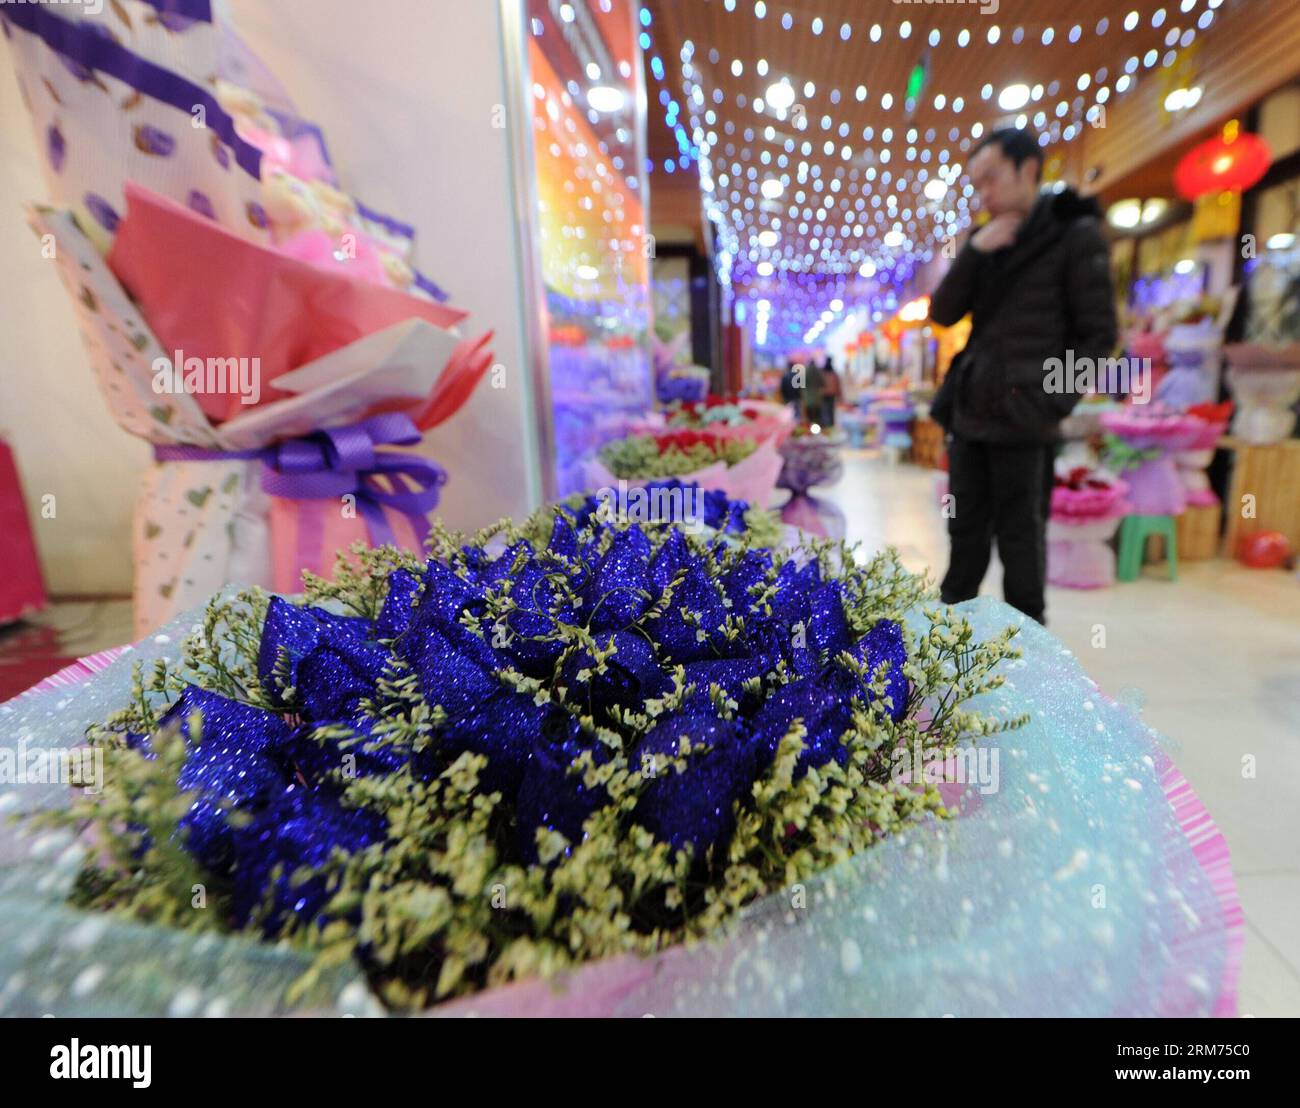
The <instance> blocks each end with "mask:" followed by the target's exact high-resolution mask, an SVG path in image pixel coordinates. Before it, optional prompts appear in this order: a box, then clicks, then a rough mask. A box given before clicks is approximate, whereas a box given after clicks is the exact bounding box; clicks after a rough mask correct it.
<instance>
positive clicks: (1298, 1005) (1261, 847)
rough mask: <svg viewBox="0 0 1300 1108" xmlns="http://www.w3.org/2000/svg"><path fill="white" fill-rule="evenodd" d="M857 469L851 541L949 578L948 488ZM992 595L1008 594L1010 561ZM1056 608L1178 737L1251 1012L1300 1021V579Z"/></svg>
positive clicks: (1125, 595) (1051, 615) (894, 472)
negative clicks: (1240, 921)
mask: <svg viewBox="0 0 1300 1108" xmlns="http://www.w3.org/2000/svg"><path fill="white" fill-rule="evenodd" d="M846 461H847V465H846V472H845V475H844V478H843V480H842V481H841V482H840V483H839V484H838V485H837V486H835V487H834V488H833V489H832V490H829V491H828V494H827V496H826V499H828V500H830V501H832V502H833V503H834V504H835V505H836V506H838V508H839V509H840V510H841V511H842V512H843V514H844V517H845V520H846V524H847V534H846V537H847V538H848V539H849V540H850V541H857V542H862V543H863V544H864V545H865V546H867V547H868V548H873V549H874V548H877V547H880V546H883V545H887V544H893V545H894V546H896V547H897V548H898V550H899V553H900V555H901V557H902V559H903V561H904V563H905V564H906V566H907V567H908V568H909V569H912V570H918V571H919V570H928V571H929V572H930V573H931V575H932V576H935V577H938V576H941V575H942V573H943V571H944V568H945V567H946V565H947V558H948V549H947V538H946V535H945V532H944V521H943V519H942V517H941V515H940V512H939V505H938V498H937V495H936V481H937V480H938V477H939V475H938V474H937V473H936V472H935V471H932V470H923V469H918V468H915V467H913V466H910V465H905V464H903V465H897V464H890V463H889V462H888V461H887V460H886V459H884V458H883V457H880V456H878V455H875V454H872V453H868V452H866V451H849V452H848V454H847V458H846ZM1297 495H1300V491H1298V492H1297ZM982 591H983V592H985V593H988V594H990V595H995V596H996V595H1000V591H1001V568H1000V567H999V566H998V564H997V561H996V558H995V560H994V565H993V567H992V568H991V569H990V570H989V574H988V578H987V579H986V581H985V585H984V589H983V590H982ZM1047 610H1048V614H1047V618H1048V622H1049V625H1050V628H1051V630H1052V632H1053V633H1054V634H1056V635H1057V636H1058V637H1059V638H1060V639H1061V640H1062V641H1063V642H1064V643H1065V644H1066V645H1067V646H1068V647H1069V648H1070V649H1071V650H1072V651H1073V652H1074V653H1075V654H1076V655H1077V656H1078V657H1079V658H1080V659H1081V661H1082V662H1083V665H1084V667H1085V668H1086V669H1087V670H1088V672H1089V673H1090V675H1091V676H1092V677H1093V678H1094V679H1095V680H1096V681H1097V682H1098V683H1099V684H1100V685H1101V686H1102V688H1103V689H1105V690H1106V691H1107V692H1108V693H1110V694H1111V695H1112V696H1114V697H1116V698H1117V699H1120V700H1121V701H1122V702H1124V703H1126V704H1129V705H1130V706H1138V705H1140V706H1141V707H1140V710H1141V712H1142V715H1143V718H1145V719H1146V720H1147V722H1148V723H1150V724H1151V725H1152V726H1153V727H1155V728H1156V729H1157V730H1158V731H1160V732H1162V733H1163V734H1164V735H1165V736H1166V739H1167V743H1166V749H1167V750H1168V752H1169V754H1170V756H1171V757H1172V758H1173V760H1174V762H1175V763H1176V764H1177V766H1178V768H1179V769H1181V770H1182V772H1183V773H1184V774H1185V775H1186V777H1187V779H1188V780H1189V781H1190V782H1191V784H1192V786H1193V788H1195V789H1196V791H1197V793H1198V794H1199V795H1200V797H1201V799H1202V800H1203V801H1204V803H1205V804H1206V806H1207V807H1208V808H1209V810H1210V813H1211V815H1212V816H1213V817H1214V819H1215V820H1216V821H1217V823H1218V825H1219V827H1220V828H1221V829H1222V831H1223V833H1224V835H1225V836H1226V838H1227V840H1228V846H1229V848H1230V849H1231V851H1232V859H1233V868H1234V871H1235V873H1236V875H1237V881H1238V885H1239V888H1240V891H1241V898H1242V903H1243V905H1244V907H1245V913H1246V920H1247V936H1246V947H1245V965H1244V969H1243V974H1242V982H1241V1011H1242V1013H1243V1014H1249V1015H1254V1016H1300V578H1298V577H1297V576H1296V575H1295V574H1287V573H1284V572H1281V571H1276V570H1274V571H1265V570H1250V569H1246V568H1244V567H1242V566H1239V565H1237V564H1236V563H1232V562H1222V561H1214V562H1198V563H1183V564H1182V565H1181V566H1180V567H1179V580H1178V582H1177V583H1176V584H1175V583H1171V582H1169V581H1167V580H1165V579H1164V578H1163V577H1162V576H1161V575H1160V572H1159V567H1153V566H1148V567H1147V568H1146V574H1145V575H1144V576H1143V577H1142V578H1141V579H1140V580H1138V581H1135V582H1132V583H1131V584H1124V585H1116V586H1114V587H1113V588H1109V589H1099V590H1090V591H1084V590H1073V589H1050V590H1049V593H1048V601H1047ZM1098 625H1100V626H1102V627H1104V629H1105V635H1104V642H1105V645H1104V646H1103V647H1094V646H1093V642H1094V639H1097V640H1098V641H1100V637H1099V636H1097V635H1096V628H1097V626H1098ZM1247 755H1251V756H1253V759H1254V763H1255V770H1256V772H1255V775H1254V776H1253V777H1250V776H1246V775H1245V774H1244V773H1243V768H1242V767H1243V759H1245V758H1246V757H1247Z"/></svg>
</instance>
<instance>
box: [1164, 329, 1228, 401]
mask: <svg viewBox="0 0 1300 1108" xmlns="http://www.w3.org/2000/svg"><path fill="white" fill-rule="evenodd" d="M1164 347H1165V355H1166V358H1167V359H1168V363H1169V371H1168V372H1167V373H1166V374H1165V375H1164V376H1163V377H1162V378H1161V379H1160V382H1159V384H1158V385H1156V386H1155V390H1154V392H1153V393H1152V394H1151V396H1152V399H1153V400H1154V401H1155V402H1156V403H1157V404H1163V405H1164V406H1165V407H1167V408H1189V407H1191V406H1192V405H1194V404H1209V403H1213V401H1214V400H1215V399H1217V397H1218V395H1219V363H1220V361H1221V359H1222V354H1223V331H1222V330H1221V329H1220V327H1219V326H1218V323H1217V322H1216V320H1215V318H1214V317H1213V316H1202V317H1201V318H1198V319H1195V320H1190V321H1187V322H1183V323H1177V324H1174V325H1173V326H1172V327H1170V328H1169V331H1168V332H1167V333H1166V335H1165V336H1164Z"/></svg>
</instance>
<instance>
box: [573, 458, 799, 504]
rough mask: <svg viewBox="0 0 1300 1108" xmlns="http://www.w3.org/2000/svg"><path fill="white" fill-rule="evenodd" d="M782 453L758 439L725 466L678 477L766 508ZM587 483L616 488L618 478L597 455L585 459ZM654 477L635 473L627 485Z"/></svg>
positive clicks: (592, 486)
mask: <svg viewBox="0 0 1300 1108" xmlns="http://www.w3.org/2000/svg"><path fill="white" fill-rule="evenodd" d="M782 461H783V460H782V458H781V455H780V454H779V453H778V452H777V449H776V446H775V445H774V444H773V443H772V442H764V443H760V444H759V446H758V447H757V448H756V449H755V450H754V452H753V453H752V454H750V455H749V457H747V458H745V459H744V460H742V461H740V462H737V463H736V464H735V465H734V466H728V465H726V464H725V463H724V462H715V463H714V464H713V465H711V466H706V467H705V468H704V469H697V470H695V471H693V472H691V473H683V474H681V475H680V476H679V477H678V480H681V481H684V482H687V483H693V484H697V485H699V486H700V488H702V489H704V490H705V491H708V490H710V489H719V490H721V491H722V492H724V493H726V494H727V496H728V497H730V498H731V499H732V500H744V501H747V502H748V503H749V505H750V507H752V508H767V507H769V506H770V504H771V502H772V495H773V493H775V491H776V479H777V478H778V477H779V476H780V475H781V465H782ZM585 469H586V481H587V487H588V489H589V490H591V491H595V490H596V489H603V488H612V489H616V488H618V483H619V478H617V477H615V476H614V475H613V474H612V473H611V472H610V471H609V470H608V469H606V468H605V466H604V465H603V464H602V463H601V462H600V460H599V459H597V458H592V459H591V460H589V461H588V463H587V465H586V467H585ZM661 479H662V478H656V477H637V478H632V479H629V480H627V481H626V482H625V483H626V485H627V487H628V488H630V489H631V488H639V487H641V486H643V485H648V484H650V483H651V482H652V481H656V480H661Z"/></svg>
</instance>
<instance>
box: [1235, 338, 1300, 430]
mask: <svg viewBox="0 0 1300 1108" xmlns="http://www.w3.org/2000/svg"><path fill="white" fill-rule="evenodd" d="M1224 353H1225V354H1226V355H1227V358H1228V366H1229V368H1228V387H1229V389H1231V391H1232V398H1233V400H1234V401H1235V403H1236V407H1237V411H1236V415H1235V416H1233V420H1232V433H1233V435H1235V436H1236V437H1237V438H1239V439H1241V440H1242V441H1243V442H1248V443H1252V444H1254V445H1256V446H1268V445H1270V444H1272V443H1275V442H1282V441H1283V440H1284V439H1286V438H1287V437H1289V436H1290V434H1291V432H1292V431H1294V430H1295V426H1296V412H1295V406H1296V404H1297V403H1300V342H1291V343H1290V344H1288V345H1275V344H1265V343H1255V342H1244V343H1230V344H1228V346H1226V347H1225V348H1224Z"/></svg>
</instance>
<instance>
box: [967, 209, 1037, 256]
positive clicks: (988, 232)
mask: <svg viewBox="0 0 1300 1108" xmlns="http://www.w3.org/2000/svg"><path fill="white" fill-rule="evenodd" d="M1024 219H1025V217H1024V216H1023V215H1021V214H1020V213H1019V212H1003V213H1002V214H1001V215H995V216H994V217H993V218H992V219H990V220H989V221H988V222H987V223H986V224H984V226H983V227H981V228H980V229H979V230H978V231H976V232H975V234H974V235H972V236H971V240H970V244H971V246H973V247H974V248H975V249H976V250H978V251H979V252H980V253H981V254H992V253H993V251H995V250H1002V249H1005V248H1006V247H1008V246H1010V245H1011V244H1012V243H1013V242H1015V241H1016V232H1017V231H1018V230H1020V224H1021V223H1023V222H1024Z"/></svg>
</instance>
